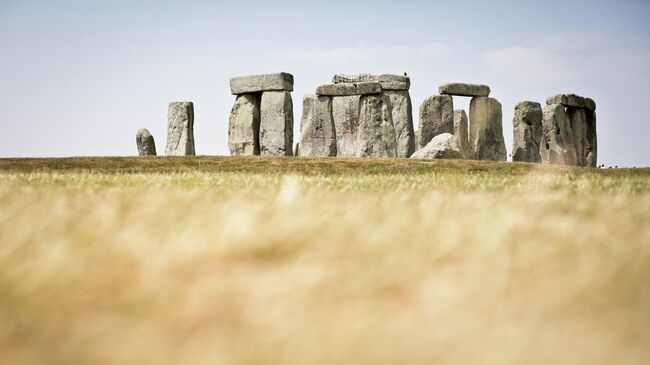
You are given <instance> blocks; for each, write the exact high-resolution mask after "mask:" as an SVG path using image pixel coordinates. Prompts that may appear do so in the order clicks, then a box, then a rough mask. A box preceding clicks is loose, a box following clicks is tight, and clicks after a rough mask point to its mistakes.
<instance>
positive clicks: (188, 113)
mask: <svg viewBox="0 0 650 365" xmlns="http://www.w3.org/2000/svg"><path fill="white" fill-rule="evenodd" d="M165 154H166V155H168V156H187V155H194V154H195V153H194V104H192V102H191V101H175V102H171V103H169V108H168V109H167V146H166V147H165Z"/></svg>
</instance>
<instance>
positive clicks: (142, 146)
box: [135, 128, 156, 156]
mask: <svg viewBox="0 0 650 365" xmlns="http://www.w3.org/2000/svg"><path fill="white" fill-rule="evenodd" d="M135 143H136V144H137V145H138V155H140V156H155V155H156V144H155V143H154V141H153V136H152V135H151V133H149V130H148V129H147V128H140V129H138V133H137V134H136V135H135Z"/></svg>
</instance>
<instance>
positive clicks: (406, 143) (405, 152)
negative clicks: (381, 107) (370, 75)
mask: <svg viewBox="0 0 650 365" xmlns="http://www.w3.org/2000/svg"><path fill="white" fill-rule="evenodd" d="M384 94H385V95H386V96H388V100H389V101H390V108H391V117H392V119H393V125H394V126H395V139H396V142H397V157H409V156H411V155H412V154H413V152H415V129H414V128H413V106H412V105H411V96H410V95H409V92H408V91H406V90H388V91H384Z"/></svg>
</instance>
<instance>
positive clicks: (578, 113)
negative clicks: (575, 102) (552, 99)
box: [565, 108, 589, 166]
mask: <svg viewBox="0 0 650 365" xmlns="http://www.w3.org/2000/svg"><path fill="white" fill-rule="evenodd" d="M565 110H566V113H567V116H568V117H569V121H570V122H569V123H570V125H571V132H572V133H573V146H574V147H575V149H576V165H578V166H587V154H588V151H587V149H588V146H589V141H588V140H587V110H586V109H583V108H566V109H565Z"/></svg>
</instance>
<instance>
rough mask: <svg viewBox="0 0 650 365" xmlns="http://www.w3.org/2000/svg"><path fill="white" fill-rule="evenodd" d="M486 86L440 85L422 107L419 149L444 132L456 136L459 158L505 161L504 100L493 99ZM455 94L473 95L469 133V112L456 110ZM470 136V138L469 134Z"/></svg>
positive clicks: (418, 134) (418, 133)
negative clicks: (502, 102)
mask: <svg viewBox="0 0 650 365" xmlns="http://www.w3.org/2000/svg"><path fill="white" fill-rule="evenodd" d="M490 91H491V90H490V87H489V86H487V85H478V84H465V83H448V84H443V85H441V86H440V87H439V88H438V92H439V93H440V95H433V96H431V97H429V98H428V99H426V100H425V101H424V102H423V103H422V105H421V106H420V128H419V129H418V132H417V136H418V148H424V146H426V145H427V144H428V143H429V142H430V141H431V140H432V139H433V138H435V137H436V136H437V135H440V134H443V133H449V134H452V135H453V136H454V138H455V139H456V143H457V145H458V147H459V149H460V152H461V153H460V157H459V158H466V159H477V160H495V161H505V160H506V157H507V152H506V147H505V141H504V138H503V127H502V113H501V103H499V102H498V101H497V100H496V99H493V98H490V97H489V95H490ZM452 96H469V97H472V99H471V101H470V107H469V135H468V136H467V133H466V131H467V130H468V128H467V115H466V114H465V112H464V111H461V110H458V111H454V102H453V98H452ZM466 136H467V137H466Z"/></svg>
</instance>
